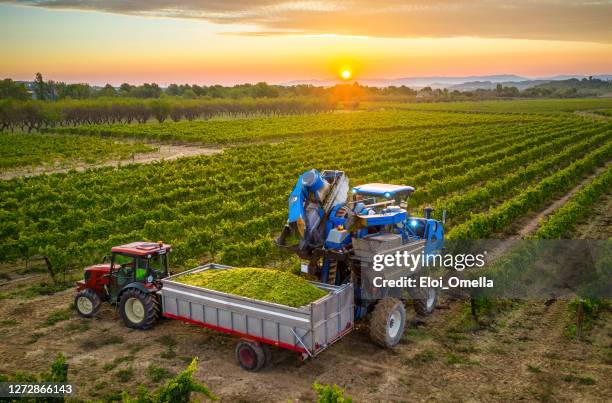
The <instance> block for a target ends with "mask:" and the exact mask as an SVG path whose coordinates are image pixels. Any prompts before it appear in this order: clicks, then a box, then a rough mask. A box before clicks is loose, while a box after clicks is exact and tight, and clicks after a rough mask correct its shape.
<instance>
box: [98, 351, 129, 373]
mask: <svg viewBox="0 0 612 403" xmlns="http://www.w3.org/2000/svg"><path fill="white" fill-rule="evenodd" d="M133 360H134V356H131V355H126V356H123V357H117V358H115V359H114V360H113V361H111V362H109V363H107V364H105V365H104V367H102V368H103V369H104V370H105V371H112V370H113V369H115V368H117V367H118V366H119V365H120V364H122V363H124V362H129V361H133Z"/></svg>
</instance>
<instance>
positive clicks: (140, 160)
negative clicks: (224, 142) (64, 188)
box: [0, 143, 223, 180]
mask: <svg viewBox="0 0 612 403" xmlns="http://www.w3.org/2000/svg"><path fill="white" fill-rule="evenodd" d="M151 145H156V146H158V147H159V149H158V150H157V151H155V152H150V153H137V154H134V155H133V157H132V158H130V159H123V160H110V161H104V162H102V163H99V164H84V163H77V164H75V165H73V166H70V167H62V168H54V167H46V166H43V167H24V168H19V169H15V170H10V171H5V172H2V173H0V179H4V180H6V179H13V178H17V177H28V176H36V175H42V174H53V173H63V172H68V171H71V170H76V171H79V172H80V171H85V170H87V169H94V168H101V167H109V166H112V167H118V166H121V165H127V164H149V163H152V162H157V161H172V160H175V159H178V158H183V157H193V156H196V155H213V154H218V153H221V152H223V149H221V148H211V147H201V146H196V145H188V144H180V145H177V144H159V143H151Z"/></svg>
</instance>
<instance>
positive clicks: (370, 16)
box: [0, 0, 612, 85]
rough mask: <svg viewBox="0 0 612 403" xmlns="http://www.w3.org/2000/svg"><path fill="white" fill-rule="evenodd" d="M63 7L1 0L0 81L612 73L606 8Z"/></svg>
mask: <svg viewBox="0 0 612 403" xmlns="http://www.w3.org/2000/svg"><path fill="white" fill-rule="evenodd" d="M3 3H4V4H3ZM15 3H21V4H15ZM73 3H74V4H72V3H71V1H70V0H64V1H63V2H62V3H61V4H62V7H59V6H58V4H57V3H56V2H54V1H25V2H19V1H17V2H16V1H8V2H7V1H2V0H0V35H1V37H2V38H3V40H2V42H1V43H0V52H1V54H2V55H7V56H8V57H2V59H1V60H0V77H11V78H14V79H31V78H33V76H34V73H36V71H41V72H43V74H44V75H45V77H46V78H50V79H55V80H62V81H68V82H80V81H85V82H91V83H96V84H104V83H106V82H110V83H112V84H119V83H121V82H125V81H128V82H132V83H141V82H150V81H155V82H158V83H160V84H163V85H166V84H168V83H171V82H179V83H183V82H187V83H200V84H211V83H221V84H231V83H239V82H256V81H268V82H271V83H283V82H287V81H290V80H300V79H329V78H334V77H339V74H340V72H341V71H342V70H343V69H349V70H351V71H352V73H353V77H352V79H355V80H359V79H360V78H362V79H364V78H399V77H409V76H436V75H438V76H463V75H486V74H503V73H508V74H518V75H522V76H528V77H541V76H549V75H557V74H602V73H612V35H611V34H610V31H611V30H612V28H610V25H612V24H605V22H606V21H607V22H610V21H612V18H610V17H611V15H610V10H609V9H610V8H611V7H612V6H605V4H604V6H601V7H600V6H597V7H594V6H592V5H591V6H584V7H582V8H580V7H578V8H576V6H575V5H573V4H574V3H569V2H562V1H547V2H542V3H548V6H549V7H548V8H545V7H543V6H540V5H539V3H538V6H534V5H533V4H534V2H521V1H519V2H517V4H520V3H524V4H523V5H521V6H519V7H518V8H514V9H513V8H512V7H509V9H508V7H506V8H494V7H492V6H491V2H486V1H481V2H478V1H467V2H465V3H464V4H468V5H469V6H465V5H462V6H457V5H456V4H458V3H456V2H450V1H443V0H440V1H430V2H417V1H412V2H411V1H405V2H397V1H393V0H380V1H373V2H348V1H336V2H333V1H331V2H324V1H314V2H305V1H297V2H286V1H285V2H278V1H274V0H262V1H252V2H240V1H237V2H221V1H202V2H198V1H195V0H193V1H186V2H182V5H181V7H180V8H179V7H177V6H176V5H174V3H173V2H168V4H165V5H164V4H163V3H164V1H158V2H155V3H153V2H148V1H144V0H143V1H141V2H138V1H135V2H130V1H126V2H119V3H121V6H117V2H112V1H108V2H105V1H99V0H98V1H93V0H92V1H87V0H84V1H83V0H82V1H79V2H76V1H75V2H73ZM105 3H108V5H107V6H104V4H105ZM228 3H231V4H230V5H228ZM366 3H369V4H370V8H367V7H366V6H364V4H366ZM565 3H567V4H570V5H566V4H565ZM24 4H26V5H28V6H24ZM71 4H72V5H71ZM151 4H157V6H156V7H158V8H155V7H153V6H151ZM160 4H161V5H160ZM483 4H484V5H485V6H483ZM592 4H595V3H592ZM31 5H36V7H31ZM434 6H435V7H434ZM553 6H554V10H553V9H552V8H551V7H553ZM113 7H114V8H113ZM119 7H121V8H119ZM470 7H471V8H470ZM520 7H523V8H520ZM572 7H573V8H572ZM65 8H70V9H65ZM76 8H79V9H78V10H77V9H76ZM525 13H530V14H525ZM549 14H552V17H550V16H548V15H549ZM536 17H537V18H536ZM512 18H514V19H512ZM538 18H539V19H538ZM536 20H537V21H536ZM475 21H476V22H475ZM482 21H485V22H482ZM563 26H565V27H566V28H565V29H563Z"/></svg>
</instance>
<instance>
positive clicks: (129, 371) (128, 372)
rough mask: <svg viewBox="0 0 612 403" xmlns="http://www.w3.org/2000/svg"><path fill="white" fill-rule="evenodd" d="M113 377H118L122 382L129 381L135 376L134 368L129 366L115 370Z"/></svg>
mask: <svg viewBox="0 0 612 403" xmlns="http://www.w3.org/2000/svg"><path fill="white" fill-rule="evenodd" d="M113 378H114V379H117V380H118V381H119V382H121V383H126V382H129V381H131V380H132V379H133V378H134V368H133V367H128V368H124V369H120V370H119V371H117V372H115V374H114V377H113Z"/></svg>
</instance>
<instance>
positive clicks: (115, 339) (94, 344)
mask: <svg viewBox="0 0 612 403" xmlns="http://www.w3.org/2000/svg"><path fill="white" fill-rule="evenodd" d="M124 341H125V340H124V339H123V336H116V335H111V336H104V335H103V336H102V337H99V338H96V339H87V340H85V341H84V342H83V343H81V347H82V348H83V349H86V350H95V349H98V348H100V347H104V346H110V345H111V344H122V343H123V342H124Z"/></svg>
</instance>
